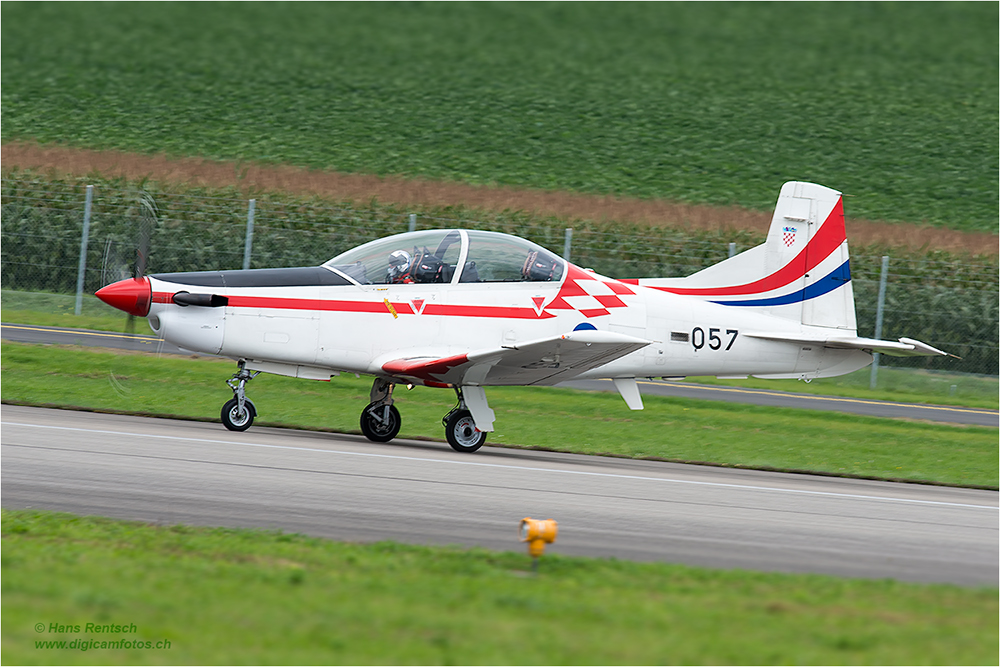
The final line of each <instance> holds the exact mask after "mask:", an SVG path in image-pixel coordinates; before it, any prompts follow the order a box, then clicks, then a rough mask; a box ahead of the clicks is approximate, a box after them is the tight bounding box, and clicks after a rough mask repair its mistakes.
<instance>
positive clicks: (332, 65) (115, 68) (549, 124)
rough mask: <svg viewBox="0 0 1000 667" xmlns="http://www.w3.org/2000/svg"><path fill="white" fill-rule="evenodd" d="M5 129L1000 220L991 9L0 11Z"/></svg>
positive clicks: (1, 133)
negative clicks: (793, 187)
mask: <svg viewBox="0 0 1000 667" xmlns="http://www.w3.org/2000/svg"><path fill="white" fill-rule="evenodd" d="M3 19H4V20H3V22H2V37H3V40H2V47H0V48H2V61H0V68H2V84H0V85H2V88H0V90H2V94H3V111H4V122H3V125H2V128H0V137H2V139H3V140H4V141H9V140H13V139H37V140H40V141H42V142H62V143H67V144H71V145H77V146H85V147H94V148H117V149H124V150H131V151H142V152H166V153H169V154H174V155H201V156H205V157H209V158H215V159H225V160H237V161H240V160H251V161H262V162H271V163H291V164H297V165H303V166H308V167H316V168H323V169H337V170H343V171H349V172H365V173H375V174H399V175H404V176H414V177H425V178H431V179H444V180H454V181H463V182H468V183H485V184H493V183H498V184H508V185H516V186H528V187H534V188H545V189H560V190H563V189H569V190H576V191H583V192H595V193H609V194H614V195H629V196H639V197H666V198H670V199H679V200H684V201H690V202H696V203H714V204H739V205H742V206H746V207H749V208H755V209H760V210H769V209H770V208H771V207H772V206H773V203H774V198H775V193H776V191H777V188H778V186H779V185H780V184H781V183H782V182H783V181H785V180H790V179H800V180H810V181H815V182H819V183H823V184H826V185H829V186H831V187H835V188H837V189H841V190H843V191H845V192H847V193H849V194H851V195H854V196H853V197H852V199H851V202H850V209H851V215H852V216H854V217H858V218H872V219H888V220H907V221H913V222H920V221H927V222H929V223H931V224H934V225H941V226H949V227H954V228H959V229H977V230H986V231H992V232H996V231H997V202H998V197H997V188H996V183H997V159H998V149H997V146H998V143H1000V142H998V113H997V96H998V83H997V82H998V55H997V54H998V48H997V46H998V44H997V33H996V25H997V20H998V8H997V5H996V4H995V3H968V4H961V3H865V4H861V3H809V4H800V3H775V4H758V3H745V4H744V3H735V4H719V3H710V4H701V3H634V4H633V3H627V4H626V3H553V4H548V3H546V4H542V3H539V4H503V3H482V4H452V3H413V4H409V3H406V4H404V3H399V4H391V5H383V4H376V3H332V4H320V3H304V4H291V5H276V4H268V3H249V4H222V3H212V4H205V3H202V4H197V3H162V4H141V5H140V4H138V3H135V4H130V3H115V4H114V5H103V4H96V3H83V4H68V5H67V4H64V3H60V4H54V3H53V4H44V3H5V4H4V6H3Z"/></svg>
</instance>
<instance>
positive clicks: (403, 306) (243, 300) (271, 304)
mask: <svg viewBox="0 0 1000 667" xmlns="http://www.w3.org/2000/svg"><path fill="white" fill-rule="evenodd" d="M172 297H173V293H172V292H155V293H154V294H153V302H154V303H171V299H172ZM226 298H228V299H229V304H228V305H229V307H230V308H276V309H287V310H314V311H332V312H344V313H385V314H387V315H388V314H389V311H388V309H386V307H385V303H384V302H382V301H337V300H329V299H294V298H288V297H272V296H227V297H226ZM392 306H393V308H395V309H396V313H397V314H399V315H415V314H416V312H415V311H414V310H413V307H412V306H411V305H410V304H409V303H408V302H406V301H399V302H392ZM421 314H422V315H441V316H444V317H503V318H511V319H521V320H546V319H549V318H551V317H555V315H553V314H552V313H546V312H544V311H543V312H542V313H541V314H539V313H538V312H537V311H536V310H535V309H534V308H520V307H517V306H468V305H447V304H437V303H429V304H427V305H425V306H424V309H423V311H422V312H421Z"/></svg>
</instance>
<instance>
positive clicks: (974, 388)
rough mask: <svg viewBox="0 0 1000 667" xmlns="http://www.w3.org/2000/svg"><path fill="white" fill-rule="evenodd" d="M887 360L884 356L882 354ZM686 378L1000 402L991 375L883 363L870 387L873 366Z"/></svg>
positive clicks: (975, 403)
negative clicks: (811, 374) (815, 376)
mask: <svg viewBox="0 0 1000 667" xmlns="http://www.w3.org/2000/svg"><path fill="white" fill-rule="evenodd" d="M883 363H884V358H883ZM890 363H891V362H890ZM686 381H687V382H697V383H701V384H715V385H723V386H727V387H747V388H751V389H766V390H768V391H789V392H795V393H800V394H821V395H824V396H844V397H848V398H861V399H871V400H876V401H896V402H900V403H929V404H939V405H957V406H965V407H970V408H991V409H993V410H996V409H997V407H998V403H1000V380H998V378H997V377H995V376H992V375H971V374H968V373H945V372H942V371H926V370H921V369H917V368H890V367H886V366H880V367H879V369H878V383H877V385H876V387H875V389H871V388H870V386H871V367H870V366H869V367H867V368H862V369H861V370H859V371H854V372H853V373H848V374H847V375H841V376H838V377H833V378H824V379H820V380H813V381H812V382H809V383H806V382H797V381H792V380H760V379H758V378H754V377H749V378H747V379H746V380H719V379H717V378H715V377H689V378H686Z"/></svg>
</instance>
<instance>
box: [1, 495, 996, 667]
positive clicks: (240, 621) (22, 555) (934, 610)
mask: <svg viewBox="0 0 1000 667" xmlns="http://www.w3.org/2000/svg"><path fill="white" fill-rule="evenodd" d="M2 530H3V561H2V562H3V580H2V587H3V598H2V606H3V619H4V623H3V653H2V658H3V662H4V663H5V664H53V663H61V664H162V663H168V664H190V663H195V664H274V663H277V664H831V665H832V664H949V665H951V664H989V663H993V662H995V660H996V647H997V641H998V636H997V626H998V609H997V591H996V588H982V589H962V588H958V587H954V586H944V585H917V584H906V583H900V582H895V581H890V580H878V581H863V580H849V579H838V578H834V577H827V576H819V575H786V574H764V573H750V572H742V571H735V570H734V571H713V570H707V569H699V568H693V567H685V566H678V565H666V564H641V563H629V562H622V561H616V560H598V559H588V558H567V557H562V556H560V555H558V551H559V546H558V543H556V544H555V545H553V546H551V547H549V551H548V553H547V554H546V555H545V556H543V557H542V562H541V566H540V568H539V574H538V575H537V576H531V575H530V573H529V571H528V570H529V558H528V556H527V555H526V554H523V553H519V552H502V553H498V552H491V551H486V550H483V549H459V548H449V547H420V546H405V545H400V544H394V543H389V542H383V543H376V544H371V545H361V544H345V543H339V542H333V541H329V540H323V539H318V538H311V537H306V536H302V535H289V534H282V533H275V532H264V531H252V530H234V529H218V528H216V529H213V528H191V527H186V526H169V527H168V526H154V525H146V524H141V523H136V522H126V521H115V520H110V519H101V518H93V517H84V518H81V517H76V516H72V515H68V514H60V513H54V512H40V511H7V510H5V511H3V523H2ZM512 542H513V540H512ZM515 546H516V543H515V544H512V547H515ZM88 622H90V623H95V624H104V623H118V624H121V625H129V624H134V625H135V626H136V629H137V632H136V633H135V634H111V635H101V634H94V633H87V632H86V631H85V630H84V628H85V627H86V623H88ZM38 623H41V624H42V627H43V631H42V632H40V633H39V632H36V630H35V625H36V624H38ZM51 623H57V624H63V625H79V626H81V632H70V633H60V632H50V631H49V628H48V626H49V624H51ZM74 638H83V639H96V640H116V639H138V640H142V641H151V642H157V641H163V640H166V641H169V642H170V647H169V648H168V649H161V650H155V649H149V650H134V649H133V650H127V651H126V650H110V649H105V650H100V649H97V650H91V651H87V652H82V651H80V650H69V649H63V650H53V649H49V650H46V649H41V648H36V642H39V641H52V640H66V641H71V640H72V639H74Z"/></svg>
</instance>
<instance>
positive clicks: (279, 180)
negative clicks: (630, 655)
mask: <svg viewBox="0 0 1000 667" xmlns="http://www.w3.org/2000/svg"><path fill="white" fill-rule="evenodd" d="M0 151H2V154H0V165H2V169H3V172H4V173H5V174H6V173H9V172H10V171H11V170H12V169H14V168H23V169H38V170H43V171H47V172H50V173H52V174H53V175H65V176H86V175H88V174H94V173H97V174H101V175H102V176H106V177H124V178H126V179H128V180H137V179H142V178H149V179H150V180H154V181H161V182H167V183H176V184H190V185H194V186H204V187H227V186H235V187H237V188H239V189H241V190H244V191H247V192H287V193H292V194H303V195H317V196H321V197H325V198H331V199H337V200H353V201H360V202H365V201H370V200H371V199H372V198H376V199H377V200H378V201H380V202H384V203H395V204H399V205H404V206H405V205H410V206H456V205H461V206H466V207H469V208H472V209H483V210H492V211H498V210H499V211H502V210H516V211H528V212H533V213H536V214H540V215H552V216H556V217H560V218H566V219H567V220H574V219H582V220H595V221H606V220H615V221H621V222H635V223H642V224H649V225H677V226H682V227H685V228H688V229H696V230H725V229H733V230H742V229H749V230H756V231H759V232H761V233H763V232H764V231H766V230H767V227H768V224H769V223H770V219H771V215H770V213H763V212H759V211H749V210H746V209H742V208H738V207H722V206H696V205H690V204H680V203H675V202H669V201H664V200H649V199H629V198H619V197H608V196H600V195H588V194H578V193H568V192H550V191H544V190H526V189H516V188H511V187H488V186H475V185H466V184H462V183H447V182H437V181H425V180H411V179H404V178H398V177H379V176H368V175H358V174H342V173H337V172H328V171H317V170H309V169H303V168H298V167H290V166H269V165H258V164H253V163H236V162H215V161H210V160H204V159H200V158H168V157H166V156H163V155H153V156H150V155H139V154H134V153H123V152H118V151H91V150H82V149H75V148H68V147H64V146H55V145H44V146H40V145H37V144H33V143H9V144H5V145H3V146H2V148H0ZM847 235H848V238H849V239H850V241H851V243H852V244H854V245H855V246H856V247H861V246H868V245H874V244H878V245H886V246H897V247H900V246H901V247H907V248H911V249H914V250H916V249H921V248H930V249H939V250H950V251H958V252H969V253H974V254H989V255H997V254H998V247H1000V246H998V238H1000V237H998V236H997V235H996V234H988V233H985V232H961V231H955V230H949V229H940V228H935V227H930V226H927V225H916V224H910V223H883V222H870V221H865V220H852V219H850V218H848V220H847Z"/></svg>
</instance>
